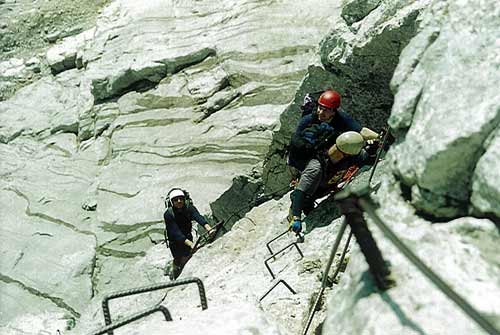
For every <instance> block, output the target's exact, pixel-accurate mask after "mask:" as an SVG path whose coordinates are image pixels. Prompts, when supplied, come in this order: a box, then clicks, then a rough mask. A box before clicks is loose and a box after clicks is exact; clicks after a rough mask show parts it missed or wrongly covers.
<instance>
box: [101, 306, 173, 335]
mask: <svg viewBox="0 0 500 335" xmlns="http://www.w3.org/2000/svg"><path fill="white" fill-rule="evenodd" d="M155 312H162V313H163V316H165V320H166V321H172V316H171V315H170V312H169V311H168V309H167V308H166V307H165V306H161V305H158V306H155V307H152V308H150V309H147V310H145V311H142V312H139V313H137V314H134V315H131V316H129V317H127V318H125V319H122V320H119V321H117V322H115V323H112V324H109V325H107V326H105V327H102V328H100V329H98V330H96V331H94V332H93V333H91V335H102V334H105V333H108V334H109V332H110V331H112V330H114V329H117V328H120V327H122V326H125V325H126V324H129V323H131V322H134V321H137V320H139V319H142V318H143V317H145V316H148V315H150V314H153V313H155Z"/></svg>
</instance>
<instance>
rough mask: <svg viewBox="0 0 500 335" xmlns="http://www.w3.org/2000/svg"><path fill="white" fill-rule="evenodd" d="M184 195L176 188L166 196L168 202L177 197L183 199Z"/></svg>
mask: <svg viewBox="0 0 500 335" xmlns="http://www.w3.org/2000/svg"><path fill="white" fill-rule="evenodd" d="M185 196H186V195H185V194H184V192H182V190H180V189H178V188H175V189H173V190H172V191H171V192H170V193H169V194H168V197H169V199H170V200H172V199H174V198H177V197H185Z"/></svg>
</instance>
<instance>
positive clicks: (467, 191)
mask: <svg viewBox="0 0 500 335" xmlns="http://www.w3.org/2000/svg"><path fill="white" fill-rule="evenodd" d="M473 7H474V8H472V6H459V5H457V4H456V3H454V2H448V3H443V2H439V1H437V2H435V4H434V6H432V7H431V8H430V9H429V10H428V12H427V13H426V16H427V18H426V19H425V20H424V23H426V24H428V28H424V29H423V30H422V33H421V35H419V36H418V37H417V38H415V39H414V40H412V42H411V43H410V44H409V46H408V47H407V49H406V50H405V52H404V53H403V58H402V60H401V63H400V64H401V68H398V70H397V71H396V75H395V79H394V81H393V88H394V89H395V93H396V96H395V104H394V107H393V110H392V115H391V119H390V124H391V127H392V128H393V129H394V130H395V131H394V133H395V134H398V136H399V138H400V140H401V143H399V144H398V145H397V146H396V147H395V148H394V149H393V150H392V154H391V155H392V161H393V164H394V172H395V173H396V174H397V175H398V176H399V177H400V178H401V180H402V181H403V182H404V183H405V184H407V185H408V186H410V187H411V189H412V201H413V203H414V204H415V206H417V208H419V209H421V210H422V211H424V212H426V213H428V214H431V215H434V216H437V217H454V216H458V215H464V214H466V213H467V212H468V207H469V198H470V195H471V191H472V180H473V174H474V171H475V167H476V165H477V162H478V160H479V159H480V157H481V156H482V155H483V151H484V148H483V145H484V144H483V143H484V142H485V140H486V139H487V138H488V136H490V134H491V133H492V131H494V130H495V129H496V128H497V127H498V125H499V124H500V110H499V109H498V106H499V105H500V100H499V96H498V94H496V87H498V86H499V85H500V82H499V77H498V76H497V75H496V72H497V68H498V59H497V58H495V56H494V55H495V54H498V46H496V44H495V41H494V37H493V36H495V35H498V32H499V29H498V25H497V24H496V22H497V21H498V15H497V14H495V11H494V9H493V8H495V7H496V5H495V2H494V1H486V2H484V3H482V4H481V6H473ZM438 27H439V31H438V30H437V29H438ZM464 41H469V42H468V43H465V42H464ZM415 55H420V57H419V58H418V59H416V57H415ZM408 57H409V59H408ZM403 139H404V141H403ZM484 161H487V158H485V159H484ZM481 171H484V170H482V169H481V168H479V169H478V170H476V173H477V174H479V175H478V176H477V177H475V179H476V180H479V179H480V178H482V177H481V176H480V174H481V173H482V172H481ZM483 179H484V180H486V179H487V178H483ZM478 185H479V184H476V187H477V186H478ZM476 190H477V188H476ZM475 199H476V200H478V198H476V197H475ZM476 200H475V201H476ZM493 201H494V200H493Z"/></svg>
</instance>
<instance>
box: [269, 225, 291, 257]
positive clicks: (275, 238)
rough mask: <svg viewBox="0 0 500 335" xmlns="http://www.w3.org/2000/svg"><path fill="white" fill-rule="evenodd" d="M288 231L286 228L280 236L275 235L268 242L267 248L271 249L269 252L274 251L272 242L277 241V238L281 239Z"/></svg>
mask: <svg viewBox="0 0 500 335" xmlns="http://www.w3.org/2000/svg"><path fill="white" fill-rule="evenodd" d="M286 233H288V230H285V231H284V232H282V233H281V234H279V235H278V236H276V237H274V238H273V239H272V240H270V241H269V242H267V243H266V247H267V250H269V252H270V253H271V255H272V254H273V253H274V252H273V250H272V249H271V246H270V244H271V243H273V242H274V241H276V240H277V239H279V238H280V237H281V236H283V235H285V234H286Z"/></svg>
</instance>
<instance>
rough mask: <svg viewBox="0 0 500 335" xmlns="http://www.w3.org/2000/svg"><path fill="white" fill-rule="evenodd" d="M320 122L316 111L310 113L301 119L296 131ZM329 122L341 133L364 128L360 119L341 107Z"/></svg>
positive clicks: (297, 132)
mask: <svg viewBox="0 0 500 335" xmlns="http://www.w3.org/2000/svg"><path fill="white" fill-rule="evenodd" d="M319 123H321V122H320V121H319V120H318V114H316V112H314V113H312V114H308V115H306V116H304V117H303V118H302V119H301V120H300V122H299V125H298V126H297V129H296V130H295V133H296V134H300V133H302V131H303V130H304V129H306V128H308V127H310V126H312V125H313V124H319ZM328 124H329V125H330V126H332V127H333V128H334V129H335V130H336V131H338V132H341V133H344V132H346V131H357V132H360V131H361V128H363V127H361V125H360V124H359V122H358V121H356V120H355V119H354V118H353V117H352V116H350V115H349V114H347V113H346V112H344V111H343V110H342V109H341V108H339V109H338V110H337V112H336V113H335V116H334V117H333V119H332V120H331V121H330V122H329V123H328Z"/></svg>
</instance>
